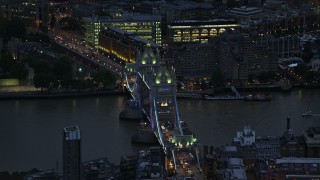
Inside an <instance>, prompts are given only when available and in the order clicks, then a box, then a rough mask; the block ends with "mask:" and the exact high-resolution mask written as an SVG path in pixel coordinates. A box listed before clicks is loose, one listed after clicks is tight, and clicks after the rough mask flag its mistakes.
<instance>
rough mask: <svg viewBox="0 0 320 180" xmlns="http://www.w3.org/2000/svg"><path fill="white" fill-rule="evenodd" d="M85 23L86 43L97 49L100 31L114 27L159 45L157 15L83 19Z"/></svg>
mask: <svg viewBox="0 0 320 180" xmlns="http://www.w3.org/2000/svg"><path fill="white" fill-rule="evenodd" d="M84 20H85V22H86V29H87V32H86V41H87V42H89V43H91V44H92V45H94V46H95V47H96V48H97V47H98V44H99V40H98V34H99V32H100V30H101V29H105V28H107V27H108V26H114V27H117V28H119V29H122V30H124V31H126V32H130V33H135V34H136V35H138V36H140V37H141V38H143V39H147V40H152V41H154V42H155V43H157V44H159V45H161V30H160V21H161V17H160V16H158V15H136V14H124V15H120V14H119V16H118V17H115V18H112V17H100V18H99V17H94V18H84Z"/></svg>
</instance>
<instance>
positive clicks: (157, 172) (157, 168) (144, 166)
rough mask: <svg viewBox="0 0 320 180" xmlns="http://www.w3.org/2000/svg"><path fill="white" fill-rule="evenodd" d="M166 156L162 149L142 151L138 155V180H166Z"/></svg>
mask: <svg viewBox="0 0 320 180" xmlns="http://www.w3.org/2000/svg"><path fill="white" fill-rule="evenodd" d="M163 166H164V156H163V151H162V149H161V147H151V148H150V149H146V150H141V151H139V154H138V162H137V170H136V179H138V180H142V179H158V180H160V179H164V167H163Z"/></svg>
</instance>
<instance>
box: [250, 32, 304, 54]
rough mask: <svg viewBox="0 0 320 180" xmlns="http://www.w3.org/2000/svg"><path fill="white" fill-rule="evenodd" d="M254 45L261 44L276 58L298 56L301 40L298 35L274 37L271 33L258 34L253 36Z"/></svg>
mask: <svg viewBox="0 0 320 180" xmlns="http://www.w3.org/2000/svg"><path fill="white" fill-rule="evenodd" d="M255 42H256V45H259V46H262V47H263V48H265V49H267V50H268V51H269V52H270V53H272V54H276V55H277V57H278V58H288V57H294V56H299V55H300V52H301V48H302V47H301V41H300V38H299V36H298V35H289V36H282V37H275V36H273V35H263V34H259V36H258V37H256V38H255Z"/></svg>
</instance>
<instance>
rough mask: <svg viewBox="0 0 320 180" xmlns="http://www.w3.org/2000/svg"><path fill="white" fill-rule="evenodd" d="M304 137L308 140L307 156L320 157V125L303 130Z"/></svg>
mask: <svg viewBox="0 0 320 180" xmlns="http://www.w3.org/2000/svg"><path fill="white" fill-rule="evenodd" d="M303 137H304V140H305V142H306V146H307V147H306V156H307V157H316V158H319V157H320V126H318V127H311V128H309V129H307V130H305V131H303Z"/></svg>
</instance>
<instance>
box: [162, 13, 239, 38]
mask: <svg viewBox="0 0 320 180" xmlns="http://www.w3.org/2000/svg"><path fill="white" fill-rule="evenodd" d="M238 27H239V24H238V23H237V21H235V20H225V19H215V20H182V21H173V22H171V23H168V31H169V32H168V33H169V43H186V42H188V43H189V42H201V43H206V42H208V39H209V38H211V37H216V36H218V35H219V34H222V33H223V32H225V31H227V30H231V31H236V30H237V29H238Z"/></svg>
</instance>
